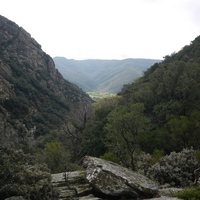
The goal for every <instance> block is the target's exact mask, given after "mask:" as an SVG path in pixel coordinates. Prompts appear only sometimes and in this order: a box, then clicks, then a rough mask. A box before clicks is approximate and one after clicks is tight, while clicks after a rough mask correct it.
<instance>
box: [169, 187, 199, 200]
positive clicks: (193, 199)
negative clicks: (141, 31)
mask: <svg viewBox="0 0 200 200" xmlns="http://www.w3.org/2000/svg"><path fill="white" fill-rule="evenodd" d="M173 196H174V197H177V198H180V199H184V200H199V199H200V186H197V187H194V188H186V189H183V190H182V191H179V192H176V193H174V194H173Z"/></svg>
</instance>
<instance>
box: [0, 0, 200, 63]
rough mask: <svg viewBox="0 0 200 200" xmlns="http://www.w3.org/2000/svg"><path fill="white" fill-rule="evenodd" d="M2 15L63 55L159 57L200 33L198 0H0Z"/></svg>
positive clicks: (44, 46) (46, 47) (49, 51)
mask: <svg viewBox="0 0 200 200" xmlns="http://www.w3.org/2000/svg"><path fill="white" fill-rule="evenodd" d="M0 15H3V16H4V17H6V18H8V19H10V20H12V21H14V22H15V23H16V24H18V25H19V26H21V27H23V28H24V29H25V30H26V31H27V32H29V33H30V34H31V36H32V37H33V38H34V39H35V40H36V41H37V42H38V43H39V44H40V45H41V46H42V49H43V50H44V51H45V52H46V53H47V54H49V55H50V56H51V57H55V56H62V57H65V58H67V59H77V60H82V59H125V58H151V59H163V57H164V56H166V55H170V54H171V53H174V52H178V51H179V50H181V49H182V48H183V47H184V46H185V45H189V44H190V42H191V41H193V40H194V39H195V38H196V37H197V36H199V35H200V21H199V19H200V1H199V0H0Z"/></svg>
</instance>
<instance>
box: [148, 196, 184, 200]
mask: <svg viewBox="0 0 200 200" xmlns="http://www.w3.org/2000/svg"><path fill="white" fill-rule="evenodd" d="M145 200H182V199H178V198H175V197H167V196H161V197H158V198H152V199H145Z"/></svg>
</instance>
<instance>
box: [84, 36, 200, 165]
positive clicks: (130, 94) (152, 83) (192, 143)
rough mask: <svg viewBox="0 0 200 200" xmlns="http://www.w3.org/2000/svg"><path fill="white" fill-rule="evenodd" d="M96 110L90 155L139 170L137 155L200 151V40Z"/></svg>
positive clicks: (89, 132)
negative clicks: (116, 161) (142, 153)
mask: <svg viewBox="0 0 200 200" xmlns="http://www.w3.org/2000/svg"><path fill="white" fill-rule="evenodd" d="M94 108H95V118H94V121H93V122H92V123H91V124H88V126H87V127H86V129H85V134H86V141H85V144H86V146H85V148H87V153H89V154H92V155H96V156H100V155H103V154H105V155H104V156H105V157H107V156H109V158H112V159H113V158H114V157H115V156H116V160H119V162H122V163H123V164H124V165H126V166H128V167H132V168H133V169H135V165H134V162H136V160H135V161H134V159H137V158H136V157H137V156H136V155H137V154H136V155H134V153H136V152H138V151H141V152H146V153H150V154H153V153H155V151H156V152H157V153H158V152H160V153H161V154H162V155H165V154H169V153H170V152H172V151H181V150H182V149H184V148H190V147H193V148H194V149H200V137H199V131H200V37H197V38H196V39H195V40H194V41H192V42H191V44H190V45H187V46H185V47H183V49H182V50H181V51H179V52H178V53H173V54H172V55H170V56H166V57H165V59H164V61H163V62H161V63H156V64H154V65H152V66H151V67H150V68H149V69H148V70H146V71H145V73H144V75H143V76H142V77H141V78H139V79H137V80H136V81H134V82H133V83H131V84H127V85H126V86H124V87H123V89H122V91H121V92H120V93H119V94H118V96H117V97H113V98H111V99H107V100H102V101H101V102H98V103H95V106H94ZM91 147H93V148H94V149H95V150H93V151H91Z"/></svg>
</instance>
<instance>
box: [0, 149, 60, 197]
mask: <svg viewBox="0 0 200 200" xmlns="http://www.w3.org/2000/svg"><path fill="white" fill-rule="evenodd" d="M0 160H1V162H0V199H5V198H8V197H11V196H23V197H24V198H25V199H28V200H45V199H46V200H47V199H52V200H55V199H58V198H57V197H58V193H57V192H56V190H55V189H54V188H53V185H52V183H51V174H50V173H49V169H48V168H47V167H46V166H45V165H36V164H34V160H33V158H32V156H31V155H29V154H24V152H23V151H22V150H12V149H8V148H3V147H0Z"/></svg>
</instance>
